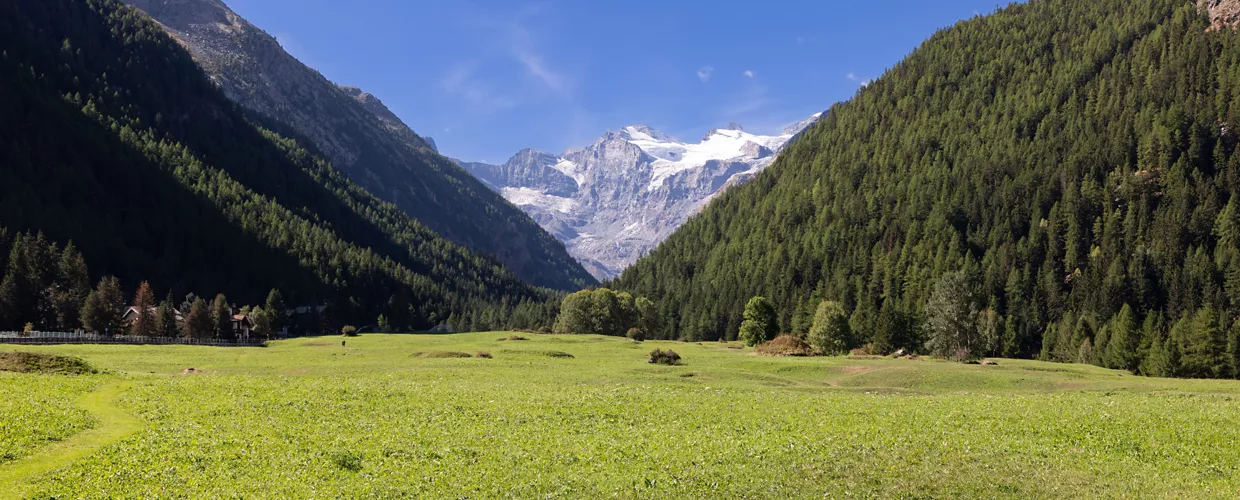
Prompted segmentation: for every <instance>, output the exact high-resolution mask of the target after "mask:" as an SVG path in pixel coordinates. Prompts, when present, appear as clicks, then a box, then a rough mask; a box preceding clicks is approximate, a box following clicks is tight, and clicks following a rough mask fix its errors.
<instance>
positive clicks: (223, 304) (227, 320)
mask: <svg viewBox="0 0 1240 500" xmlns="http://www.w3.org/2000/svg"><path fill="white" fill-rule="evenodd" d="M232 317H233V313H232V306H230V305H229V304H228V298H227V297H225V296H224V294H222V293H221V294H218V295H216V296H215V300H214V301H212V302H211V322H212V328H211V334H212V336H213V337H215V338H217V339H224V340H233V339H234V338H235V335H234V333H233V328H232Z"/></svg>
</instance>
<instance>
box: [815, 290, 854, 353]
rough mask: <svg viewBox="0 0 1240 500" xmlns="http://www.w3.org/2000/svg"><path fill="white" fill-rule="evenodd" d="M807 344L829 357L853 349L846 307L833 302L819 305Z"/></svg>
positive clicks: (824, 302)
mask: <svg viewBox="0 0 1240 500" xmlns="http://www.w3.org/2000/svg"><path fill="white" fill-rule="evenodd" d="M806 342H808V343H809V345H811V346H813V347H814V349H817V350H818V352H820V353H822V354H824V355H827V356H836V355H840V354H846V353H847V352H848V350H849V349H851V348H852V330H851V326H850V325H849V316H848V314H847V313H846V312H845V311H844V306H842V305H840V304H839V303H838V302H831V301H823V302H822V303H820V304H818V309H817V311H815V312H814V323H813V325H812V326H810V329H809V334H808V335H807V336H806Z"/></svg>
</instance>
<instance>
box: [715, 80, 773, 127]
mask: <svg viewBox="0 0 1240 500" xmlns="http://www.w3.org/2000/svg"><path fill="white" fill-rule="evenodd" d="M748 87H749V88H748V89H746V90H745V91H744V92H741V93H740V94H737V95H734V96H732V98H731V99H730V102H729V103H728V105H726V106H724V107H723V109H722V110H721V112H722V114H723V116H724V117H725V118H728V119H734V118H738V117H741V116H744V115H750V114H751V113H755V112H757V111H761V110H762V109H763V108H765V107H766V106H767V104H769V103H770V100H771V99H770V89H769V88H767V87H766V86H765V85H758V84H748Z"/></svg>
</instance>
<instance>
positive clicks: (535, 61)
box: [512, 46, 568, 92]
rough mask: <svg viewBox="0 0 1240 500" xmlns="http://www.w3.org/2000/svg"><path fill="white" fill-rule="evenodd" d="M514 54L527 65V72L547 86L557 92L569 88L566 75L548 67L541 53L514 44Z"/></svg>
mask: <svg viewBox="0 0 1240 500" xmlns="http://www.w3.org/2000/svg"><path fill="white" fill-rule="evenodd" d="M512 54H513V57H514V58H516V60H517V61H518V62H520V63H521V65H522V66H525V70H526V71H527V72H529V73H530V74H531V75H534V77H536V78H538V79H539V80H540V81H542V83H543V84H544V85H546V86H547V88H549V89H551V90H554V91H556V92H564V91H565V90H566V89H567V88H568V84H567V82H566V79H565V77H564V75H563V74H561V73H560V72H558V71H555V70H553V69H551V68H550V67H548V66H547V63H546V61H544V60H543V56H542V55H541V54H538V53H536V52H534V51H533V50H532V49H531V48H529V47H521V46H514V47H513V49H512Z"/></svg>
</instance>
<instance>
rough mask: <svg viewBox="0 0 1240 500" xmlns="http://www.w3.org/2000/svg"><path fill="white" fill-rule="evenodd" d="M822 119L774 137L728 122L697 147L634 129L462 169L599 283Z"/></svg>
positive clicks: (649, 130) (646, 129)
mask: <svg viewBox="0 0 1240 500" xmlns="http://www.w3.org/2000/svg"><path fill="white" fill-rule="evenodd" d="M820 116H821V114H818V115H814V116H813V117H812V118H810V119H808V120H806V121H803V122H801V123H799V124H796V125H794V126H792V127H789V128H788V129H787V130H785V131H784V133H783V134H781V135H778V136H761V135H755V134H750V133H747V132H745V131H744V130H743V129H742V128H741V127H740V125H737V124H731V125H729V126H728V127H727V128H723V129H715V130H711V131H710V132H709V133H708V134H707V135H706V137H704V138H703V139H702V141H700V142H698V143H696V144H688V143H684V142H681V141H678V140H676V139H674V138H672V137H670V136H668V135H666V134H663V133H661V132H659V131H657V130H654V129H652V128H650V127H649V126H645V125H635V126H631V127H625V128H624V129H622V130H619V131H614V132H608V133H607V134H606V135H604V136H603V137H601V138H599V139H598V140H597V141H595V142H594V144H591V145H590V146H588V147H585V148H581V149H571V150H569V151H566V152H565V153H563V154H561V155H552V154H548V153H543V152H540V151H535V150H532V149H526V150H522V151H521V152H519V153H517V154H516V155H515V156H513V157H512V159H510V160H508V162H507V163H505V164H503V165H488V164H485V163H461V165H462V166H463V167H464V168H465V169H466V170H468V171H470V172H471V173H473V174H474V175H476V176H477V177H479V178H480V179H482V180H483V181H484V182H486V183H487V184H488V185H490V186H491V187H492V188H493V189H495V190H497V191H499V192H501V193H503V195H504V197H505V198H507V199H508V201H510V202H512V204H514V205H517V206H519V207H521V209H522V210H525V211H526V213H528V214H530V216H532V217H533V218H534V220H536V221H538V223H539V224H540V225H542V227H543V228H544V229H546V230H547V231H548V232H550V233H551V234H552V235H554V236H555V237H556V238H559V239H560V241H563V242H564V244H565V246H567V247H568V251H569V253H570V254H572V256H573V257H576V258H577V260H578V261H579V262H581V263H582V265H583V266H585V268H586V270H588V271H589V272H590V273H591V274H593V275H594V276H595V277H596V278H598V279H600V280H605V279H609V278H612V277H615V276H616V275H618V274H619V273H620V272H621V271H623V270H624V268H625V267H628V266H629V265H630V264H632V263H633V262H635V261H636V260H637V259H638V258H640V257H641V256H642V255H644V254H646V253H647V252H649V251H650V250H653V249H654V247H655V246H656V245H658V244H659V243H660V242H662V241H663V240H664V239H666V238H667V237H668V236H670V235H671V234H672V232H673V231H675V230H676V228H678V227H680V225H681V224H683V223H684V222H685V221H686V220H688V219H689V217H691V216H692V215H693V214H696V213H697V212H698V211H699V210H701V209H702V207H704V206H705V205H706V204H707V203H708V202H710V200H712V199H714V197H716V196H718V195H719V194H720V193H722V192H723V191H725V190H726V189H728V188H729V187H731V186H734V185H737V184H741V183H743V182H747V181H749V180H750V179H752V178H753V177H754V176H756V175H757V174H758V173H759V172H761V171H762V169H764V168H766V167H767V166H768V165H770V164H771V163H772V162H774V161H775V158H776V155H777V154H778V152H779V151H781V150H783V148H784V147H785V146H786V145H787V144H788V143H789V142H790V141H791V140H792V139H793V138H794V137H796V136H797V135H798V134H800V133H801V132H802V130H804V129H805V128H807V127H809V126H811V125H813V124H814V123H815V122H816V121H817V119H818V118H819V117H820Z"/></svg>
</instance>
